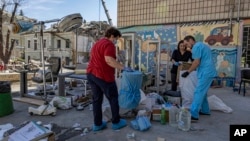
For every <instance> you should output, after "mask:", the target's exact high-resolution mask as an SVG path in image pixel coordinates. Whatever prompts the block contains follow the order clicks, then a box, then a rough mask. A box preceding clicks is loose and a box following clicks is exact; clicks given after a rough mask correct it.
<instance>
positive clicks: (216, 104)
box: [208, 95, 233, 113]
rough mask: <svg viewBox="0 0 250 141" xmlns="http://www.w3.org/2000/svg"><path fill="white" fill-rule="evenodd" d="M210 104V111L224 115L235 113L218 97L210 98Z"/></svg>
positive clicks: (212, 96)
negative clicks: (220, 112)
mask: <svg viewBox="0 0 250 141" xmlns="http://www.w3.org/2000/svg"><path fill="white" fill-rule="evenodd" d="M208 103H209V107H210V110H216V111H222V112H224V113H232V112H233V110H232V109H231V108H230V107H228V106H227V105H226V104H225V103H224V102H223V101H222V100H221V99H220V98H218V97H217V96H216V95H211V96H209V97H208Z"/></svg>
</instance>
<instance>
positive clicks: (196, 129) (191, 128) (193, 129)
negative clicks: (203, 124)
mask: <svg viewBox="0 0 250 141" xmlns="http://www.w3.org/2000/svg"><path fill="white" fill-rule="evenodd" d="M204 130H205V129H204V128H199V127H193V126H191V127H190V131H204Z"/></svg>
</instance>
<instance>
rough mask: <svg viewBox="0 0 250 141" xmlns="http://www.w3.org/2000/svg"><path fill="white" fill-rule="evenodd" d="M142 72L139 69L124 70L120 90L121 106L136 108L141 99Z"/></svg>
mask: <svg viewBox="0 0 250 141" xmlns="http://www.w3.org/2000/svg"><path fill="white" fill-rule="evenodd" d="M141 86H142V73H141V72H139V71H134V72H126V71H123V73H122V78H121V82H120V90H119V106H120V107H121V108H125V109H134V108H136V107H137V106H138V105H139V102H140V100H141V94H140V88H141Z"/></svg>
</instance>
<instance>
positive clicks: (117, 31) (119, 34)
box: [105, 27, 122, 38]
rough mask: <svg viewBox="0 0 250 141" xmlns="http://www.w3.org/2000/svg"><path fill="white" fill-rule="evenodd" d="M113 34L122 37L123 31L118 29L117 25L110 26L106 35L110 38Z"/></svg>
mask: <svg viewBox="0 0 250 141" xmlns="http://www.w3.org/2000/svg"><path fill="white" fill-rule="evenodd" d="M111 35H113V36H114V37H115V38H116V37H121V36H122V34H121V32H120V31H119V30H118V29H116V28H115V27H109V28H108V29H107V30H106V32H105V37H107V38H110V37H111Z"/></svg>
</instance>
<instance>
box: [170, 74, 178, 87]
mask: <svg viewBox="0 0 250 141" xmlns="http://www.w3.org/2000/svg"><path fill="white" fill-rule="evenodd" d="M176 79H177V74H175V73H171V84H172V86H171V90H172V91H176V90H177V82H176Z"/></svg>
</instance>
